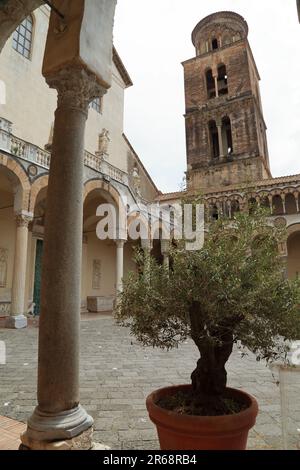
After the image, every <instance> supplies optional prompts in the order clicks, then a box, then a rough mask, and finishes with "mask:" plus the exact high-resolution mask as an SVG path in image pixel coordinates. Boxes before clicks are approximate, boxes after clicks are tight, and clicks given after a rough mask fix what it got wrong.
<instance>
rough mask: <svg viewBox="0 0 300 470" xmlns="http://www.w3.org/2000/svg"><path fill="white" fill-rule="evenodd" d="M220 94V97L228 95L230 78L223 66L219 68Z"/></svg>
mask: <svg viewBox="0 0 300 470" xmlns="http://www.w3.org/2000/svg"><path fill="white" fill-rule="evenodd" d="M218 92H219V96H221V95H228V76H227V71H226V66H225V65H223V64H222V65H219V67H218Z"/></svg>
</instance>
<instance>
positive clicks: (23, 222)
mask: <svg viewBox="0 0 300 470" xmlns="http://www.w3.org/2000/svg"><path fill="white" fill-rule="evenodd" d="M15 219H16V224H17V227H27V228H28V227H29V224H30V223H31V222H32V221H33V215H32V214H30V213H27V212H20V213H19V214H15Z"/></svg>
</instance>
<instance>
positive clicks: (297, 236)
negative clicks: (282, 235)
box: [287, 224, 300, 279]
mask: <svg viewBox="0 0 300 470" xmlns="http://www.w3.org/2000/svg"><path fill="white" fill-rule="evenodd" d="M287 235H288V237H287V253H288V260H287V261H288V262H287V264H288V277H289V278H290V279H295V278H297V277H300V224H293V225H291V226H290V227H288V229H287Z"/></svg>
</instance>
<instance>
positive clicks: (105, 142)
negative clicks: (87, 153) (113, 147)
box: [99, 129, 111, 155]
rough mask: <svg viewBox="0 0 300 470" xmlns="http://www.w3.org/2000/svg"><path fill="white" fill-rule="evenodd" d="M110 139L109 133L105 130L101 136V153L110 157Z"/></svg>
mask: <svg viewBox="0 0 300 470" xmlns="http://www.w3.org/2000/svg"><path fill="white" fill-rule="evenodd" d="M110 141H111V140H110V138H109V131H108V130H107V129H103V130H102V133H101V134H100V135H99V153H100V154H102V155H103V154H105V155H108V146H109V143H110Z"/></svg>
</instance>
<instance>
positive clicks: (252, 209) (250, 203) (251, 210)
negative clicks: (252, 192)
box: [248, 197, 257, 215]
mask: <svg viewBox="0 0 300 470" xmlns="http://www.w3.org/2000/svg"><path fill="white" fill-rule="evenodd" d="M248 207H249V214H250V215H252V214H253V213H254V212H255V211H256V210H257V201H256V199H255V198H254V197H252V198H251V199H249V201H248Z"/></svg>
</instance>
